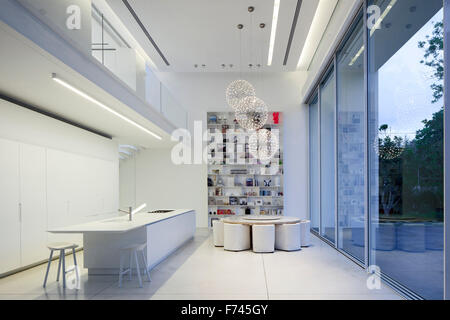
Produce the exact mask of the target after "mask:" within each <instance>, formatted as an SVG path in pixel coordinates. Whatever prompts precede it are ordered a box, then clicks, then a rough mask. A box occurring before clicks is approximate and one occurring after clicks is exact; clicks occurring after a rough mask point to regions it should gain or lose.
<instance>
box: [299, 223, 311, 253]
mask: <svg viewBox="0 0 450 320" xmlns="http://www.w3.org/2000/svg"><path fill="white" fill-rule="evenodd" d="M300 235H301V239H302V240H301V243H302V247H309V246H310V245H311V221H310V220H302V221H301V222H300Z"/></svg>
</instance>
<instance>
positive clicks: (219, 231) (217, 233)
mask: <svg viewBox="0 0 450 320" xmlns="http://www.w3.org/2000/svg"><path fill="white" fill-rule="evenodd" d="M212 224H213V238H214V246H216V247H223V221H222V220H213V222H212Z"/></svg>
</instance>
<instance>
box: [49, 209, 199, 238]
mask: <svg viewBox="0 0 450 320" xmlns="http://www.w3.org/2000/svg"><path fill="white" fill-rule="evenodd" d="M147 211H153V210H150V209H149V210H145V211H143V212H140V213H136V214H135V215H134V216H133V221H129V220H128V219H129V217H128V215H123V216H117V217H115V218H109V219H104V220H99V221H92V222H88V223H83V224H77V225H73V226H66V227H61V228H54V229H50V230H47V231H48V232H51V233H86V232H108V233H122V232H128V231H131V230H134V229H138V228H141V227H143V226H146V225H149V224H153V223H157V222H159V221H162V220H166V219H170V218H173V217H176V216H179V215H182V214H185V213H188V212H191V211H194V210H192V209H177V210H174V211H172V212H167V213H147Z"/></svg>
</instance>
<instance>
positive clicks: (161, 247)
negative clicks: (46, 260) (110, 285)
mask: <svg viewBox="0 0 450 320" xmlns="http://www.w3.org/2000/svg"><path fill="white" fill-rule="evenodd" d="M195 223H196V222H195V211H194V210H190V209H178V210H173V211H171V212H166V213H147V212H141V213H137V214H135V215H134V216H133V220H132V221H129V217H128V215H126V216H120V217H116V218H111V219H105V220H100V221H94V222H89V223H84V224H78V225H73V226H66V227H61V228H55V229H51V230H48V232H50V233H62V234H64V233H82V234H83V247H84V267H85V268H87V269H88V272H89V274H117V273H118V270H119V261H120V249H121V248H124V247H126V246H129V245H131V244H138V243H146V244H147V250H146V254H147V264H148V265H147V268H148V269H149V270H150V269H152V268H153V267H154V266H156V265H157V264H158V263H160V262H161V261H163V260H164V259H165V258H167V257H168V256H169V255H170V254H171V253H172V252H174V251H175V250H176V249H177V248H179V247H180V246H181V245H183V244H184V243H185V242H187V241H189V240H190V239H192V238H193V237H194V233H195Z"/></svg>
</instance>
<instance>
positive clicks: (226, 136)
mask: <svg viewBox="0 0 450 320" xmlns="http://www.w3.org/2000/svg"><path fill="white" fill-rule="evenodd" d="M279 115H280V114H279V113H276V114H275V116H274V114H273V113H269V120H268V121H267V124H266V125H265V126H264V129H267V130H270V131H271V132H272V134H275V135H276V136H277V137H278V140H279V150H277V152H276V153H275V154H274V155H273V157H272V158H271V159H270V160H268V161H260V160H258V159H256V158H255V157H253V155H252V154H251V153H250V152H249V146H248V144H249V137H250V134H251V133H249V132H247V131H246V130H244V129H243V128H241V126H240V125H239V124H238V123H237V122H236V120H235V116H234V113H233V112H209V113H208V115H207V116H208V150H207V151H208V152H207V154H208V181H207V183H208V213H209V215H208V216H209V218H208V219H209V221H208V222H209V226H211V221H212V220H213V219H218V218H220V217H226V216H230V215H245V214H261V215H283V195H284V193H283V156H282V155H283V152H282V150H283V147H282V130H281V129H282V127H281V124H280V123H279V121H277V120H276V119H280V117H279Z"/></svg>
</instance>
